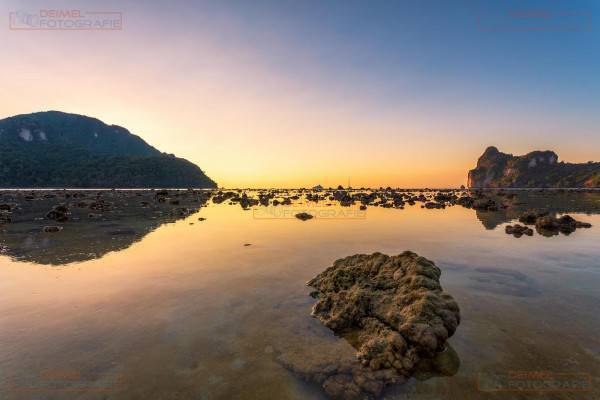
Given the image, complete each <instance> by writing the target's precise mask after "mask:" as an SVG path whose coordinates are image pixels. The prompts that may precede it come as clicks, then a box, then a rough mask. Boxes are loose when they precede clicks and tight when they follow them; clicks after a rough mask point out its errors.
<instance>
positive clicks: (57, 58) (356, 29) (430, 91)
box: [0, 0, 600, 186]
mask: <svg viewBox="0 0 600 400" xmlns="http://www.w3.org/2000/svg"><path fill="white" fill-rule="evenodd" d="M50 6H51V7H54V8H73V7H77V8H79V9H83V10H88V11H92V10H96V11H97V10H109V9H110V10H115V11H120V12H122V13H123V19H124V21H123V25H124V29H123V30H122V31H120V32H110V33H108V32H11V31H8V30H6V31H4V32H1V33H0V40H2V42H3V44H5V54H7V55H8V58H7V60H8V61H6V62H5V63H4V66H3V67H2V68H3V69H4V73H3V74H2V78H0V85H2V86H0V88H1V87H3V88H4V89H5V92H7V93H11V92H12V91H14V90H19V93H20V95H19V96H18V99H16V98H6V99H5V101H3V102H1V103H0V113H1V114H2V115H11V114H15V113H21V112H30V111H37V110H38V109H61V110H63V111H71V112H79V113H85V114H88V115H93V116H96V117H98V118H100V119H103V120H106V121H107V122H109V123H116V124H119V125H123V126H125V127H127V128H128V129H130V130H132V131H133V132H134V133H136V134H139V135H140V136H142V137H144V138H145V139H146V140H148V141H149V142H150V143H152V144H154V145H156V146H157V147H159V148H161V149H163V150H165V151H168V152H174V153H176V154H178V155H181V156H184V157H187V158H190V159H191V160H192V161H194V162H197V163H198V164H199V165H200V166H201V167H203V168H204V169H206V170H207V171H208V172H209V174H212V175H214V176H215V177H216V179H217V180H219V181H220V182H225V183H226V184H229V185H245V184H248V185H251V184H253V183H255V182H259V183H256V184H257V185H273V186H286V185H309V184H311V183H313V181H315V180H318V181H319V182H322V183H323V184H334V183H335V182H337V181H339V180H342V181H345V180H346V179H347V176H348V175H352V176H356V179H355V181H357V182H359V183H360V184H364V185H387V184H390V185H400V186H407V185H417V184H418V185H438V186H443V185H458V184H460V183H462V182H463V181H464V180H465V179H466V170H467V169H468V168H469V167H470V166H472V165H473V164H474V162H475V160H476V158H477V157H478V156H479V154H480V153H481V152H482V151H483V149H484V148H485V147H486V146H488V145H496V146H498V147H499V148H500V149H501V150H504V151H506V152H511V153H515V154H520V153H523V152H527V151H530V150H534V149H553V150H555V151H557V152H558V153H559V155H560V156H561V158H562V159H566V160H568V161H577V162H581V161H587V160H589V159H596V160H600V135H599V134H598V125H599V124H598V123H599V119H600V118H599V117H598V115H599V114H600V113H598V112H597V110H598V109H599V108H600V107H599V106H600V95H599V94H598V93H600V74H599V73H598V71H600V33H599V29H598V26H597V21H596V20H597V19H598V15H599V10H600V3H598V2H594V1H518V2H517V1H369V2H367V1H343V2H341V1H214V2H197V1H194V2H192V1H168V2H167V1H163V2H161V1H158V2H157V1H154V2H152V3H150V2H142V1H137V2H131V1H129V2H110V1H102V2H99V1H80V2H68V1H67V2H65V1H63V2H61V1H59V2H52V4H48V2H46V1H27V0H26V1H19V2H16V1H13V0H9V1H8V2H6V3H5V4H4V5H3V6H2V7H4V12H7V13H8V12H10V11H17V10H28V11H31V12H35V11H36V10H38V9H44V8H48V7H50ZM478 21H479V23H478ZM523 28H526V29H523ZM527 28H528V29H527ZM65 84H71V85H74V86H76V87H78V88H85V89H86V90H85V92H84V93H79V94H77V93H76V94H73V93H72V92H71V91H67V92H65V91H64V90H61V88H64V86H65ZM24 88H25V90H23V89H24ZM28 88H29V89H30V90H27V89H28ZM58 93H60V94H61V95H58ZM85 93H87V94H85ZM89 93H93V95H89ZM299 155H301V156H299ZM228 157H229V158H228ZM357 159H364V160H365V161H364V162H363V163H356V162H355V160H357ZM369 159H370V160H378V162H377V163H372V162H371V163H369V162H368V161H366V160H369ZM373 164H374V165H373ZM378 165H379V167H378ZM273 170H277V171H278V174H273V173H272V171H273ZM323 171H327V172H323Z"/></svg>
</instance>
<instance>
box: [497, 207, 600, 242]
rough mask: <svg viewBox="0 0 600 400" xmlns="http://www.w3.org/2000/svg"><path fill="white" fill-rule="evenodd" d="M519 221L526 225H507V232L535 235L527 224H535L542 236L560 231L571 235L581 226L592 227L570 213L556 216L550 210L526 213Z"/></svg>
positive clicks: (516, 235) (556, 233)
mask: <svg viewBox="0 0 600 400" xmlns="http://www.w3.org/2000/svg"><path fill="white" fill-rule="evenodd" d="M519 222H521V223H523V224H525V226H522V225H519V224H515V225H508V226H506V233H507V234H509V235H513V236H515V237H517V238H518V237H521V236H523V234H525V235H527V236H533V229H531V228H529V227H528V226H527V225H532V226H535V230H536V231H537V233H538V234H540V235H542V236H555V235H558V234H559V233H562V234H563V235H569V234H571V233H573V232H575V231H576V230H577V229H580V228H591V227H592V224H590V223H588V222H582V221H577V220H576V219H575V218H573V217H571V216H570V215H568V214H565V215H563V216H561V217H556V216H553V215H551V214H550V213H548V212H542V213H531V212H528V213H524V214H523V215H521V216H520V217H519Z"/></svg>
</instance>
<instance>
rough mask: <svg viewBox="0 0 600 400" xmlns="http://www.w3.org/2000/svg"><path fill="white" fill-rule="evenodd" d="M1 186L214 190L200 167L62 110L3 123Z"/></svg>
mask: <svg viewBox="0 0 600 400" xmlns="http://www.w3.org/2000/svg"><path fill="white" fill-rule="evenodd" d="M0 187H29V188H49V187H79V188H102V187H104V188H113V187H117V188H135V187H150V188H152V187H172V188H186V187H195V188H214V187H216V184H215V182H214V181H212V180H211V179H210V178H209V177H207V176H206V175H205V174H204V172H202V170H201V169H200V168H199V167H198V166H196V165H195V164H193V163H191V162H189V161H187V160H185V159H183V158H178V157H175V156H174V155H172V154H166V153H161V152H160V151H159V150H157V149H155V148H154V147H152V146H150V145H149V144H148V143H146V142H145V141H144V140H143V139H141V138H140V137H139V136H136V135H133V134H131V133H130V132H129V131H128V130H127V129H125V128H122V127H120V126H116V125H106V124H105V123H103V122H102V121H100V120H98V119H95V118H90V117H86V116H83V115H77V114H66V113H62V112H58V111H48V112H39V113H33V114H24V115H17V116H14V117H10V118H6V119H3V120H0Z"/></svg>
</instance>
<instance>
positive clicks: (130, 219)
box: [0, 190, 209, 265]
mask: <svg viewBox="0 0 600 400" xmlns="http://www.w3.org/2000/svg"><path fill="white" fill-rule="evenodd" d="M167 193H168V194H165V195H160V194H158V195H157V192H155V191H62V190H59V191H30V192H24V191H13V192H4V193H2V196H1V201H0V203H2V204H5V205H6V207H7V208H8V207H10V208H11V210H10V211H11V212H10V219H11V222H10V223H7V224H4V225H2V226H0V229H1V232H0V252H1V253H2V254H5V255H8V256H9V257H10V258H12V259H13V260H15V261H24V262H32V263H36V264H42V265H64V264H69V263H74V262H82V261H87V260H92V259H97V258H101V257H103V256H104V255H105V254H107V253H109V252H113V251H121V250H124V249H126V248H128V247H129V246H131V245H132V244H133V243H135V242H138V241H140V240H142V239H143V238H144V236H146V235H147V234H148V233H150V232H152V231H154V230H155V229H156V228H158V227H159V226H161V225H163V224H166V223H172V222H175V221H177V220H180V219H183V218H185V217H187V216H189V215H190V214H192V213H196V212H197V211H198V210H199V209H200V208H201V207H202V206H204V205H205V204H206V202H207V201H208V198H209V197H208V196H207V194H206V193H204V192H193V191H171V192H170V193H169V192H167ZM58 205H60V207H62V208H64V210H65V212H64V215H63V216H62V217H59V218H57V217H56V215H55V213H54V212H53V211H52V210H53V209H55V208H56V207H58ZM49 210H50V211H49ZM48 216H51V217H52V218H48ZM47 226H52V227H56V229H57V230H58V231H57V232H46V231H45V229H44V228H45V227H47ZM46 230H47V229H46Z"/></svg>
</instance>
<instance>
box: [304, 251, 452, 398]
mask: <svg viewBox="0 0 600 400" xmlns="http://www.w3.org/2000/svg"><path fill="white" fill-rule="evenodd" d="M440 274H441V271H440V269H439V268H438V267H437V266H436V265H435V264H434V263H433V262H432V261H429V260H428V259H426V258H424V257H421V256H419V255H417V254H415V253H413V252H410V251H406V252H404V253H402V254H400V255H397V256H392V257H390V256H387V255H384V254H381V253H374V254H372V255H365V254H357V255H354V256H350V257H346V258H343V259H340V260H337V261H336V262H335V263H334V265H333V266H331V267H329V268H328V269H326V270H325V271H324V272H322V273H321V274H319V275H317V276H316V277H315V278H313V279H312V280H311V281H309V282H308V286H311V287H313V288H315V289H316V290H315V291H314V292H312V293H311V295H312V296H313V297H316V298H317V299H318V301H317V303H316V304H315V305H314V307H313V310H312V315H313V316H314V317H316V318H317V319H319V320H320V321H321V322H322V323H323V324H324V325H325V326H327V327H328V328H330V329H331V330H332V331H334V332H335V333H336V334H338V335H339V336H342V337H344V338H346V339H347V340H348V341H349V342H350V344H352V346H353V347H354V348H355V349H356V350H357V359H358V361H357V362H356V363H354V364H351V365H339V366H338V365H333V366H332V365H329V366H327V368H326V370H324V371H320V372H318V373H314V374H313V375H312V378H313V380H316V381H317V382H319V383H320V384H321V385H322V386H323V388H324V389H325V391H326V392H327V393H328V394H329V395H330V396H331V397H333V398H343V399H360V398H370V397H377V396H379V395H380V394H381V391H382V390H383V388H384V387H385V386H386V385H389V384H393V383H400V382H404V381H405V380H406V379H407V377H410V376H412V375H413V373H414V372H415V371H416V369H417V366H418V365H421V364H422V360H428V359H434V358H436V356H437V355H438V354H439V353H440V352H442V351H444V350H445V349H446V340H447V339H448V338H449V337H450V336H452V335H453V334H454V332H455V330H456V328H457V326H458V324H459V322H460V311H459V308H458V304H457V303H456V302H455V301H454V299H453V298H452V297H451V296H450V295H448V294H447V293H445V292H444V291H443V290H442V287H441V286H440V283H439V278H440Z"/></svg>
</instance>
